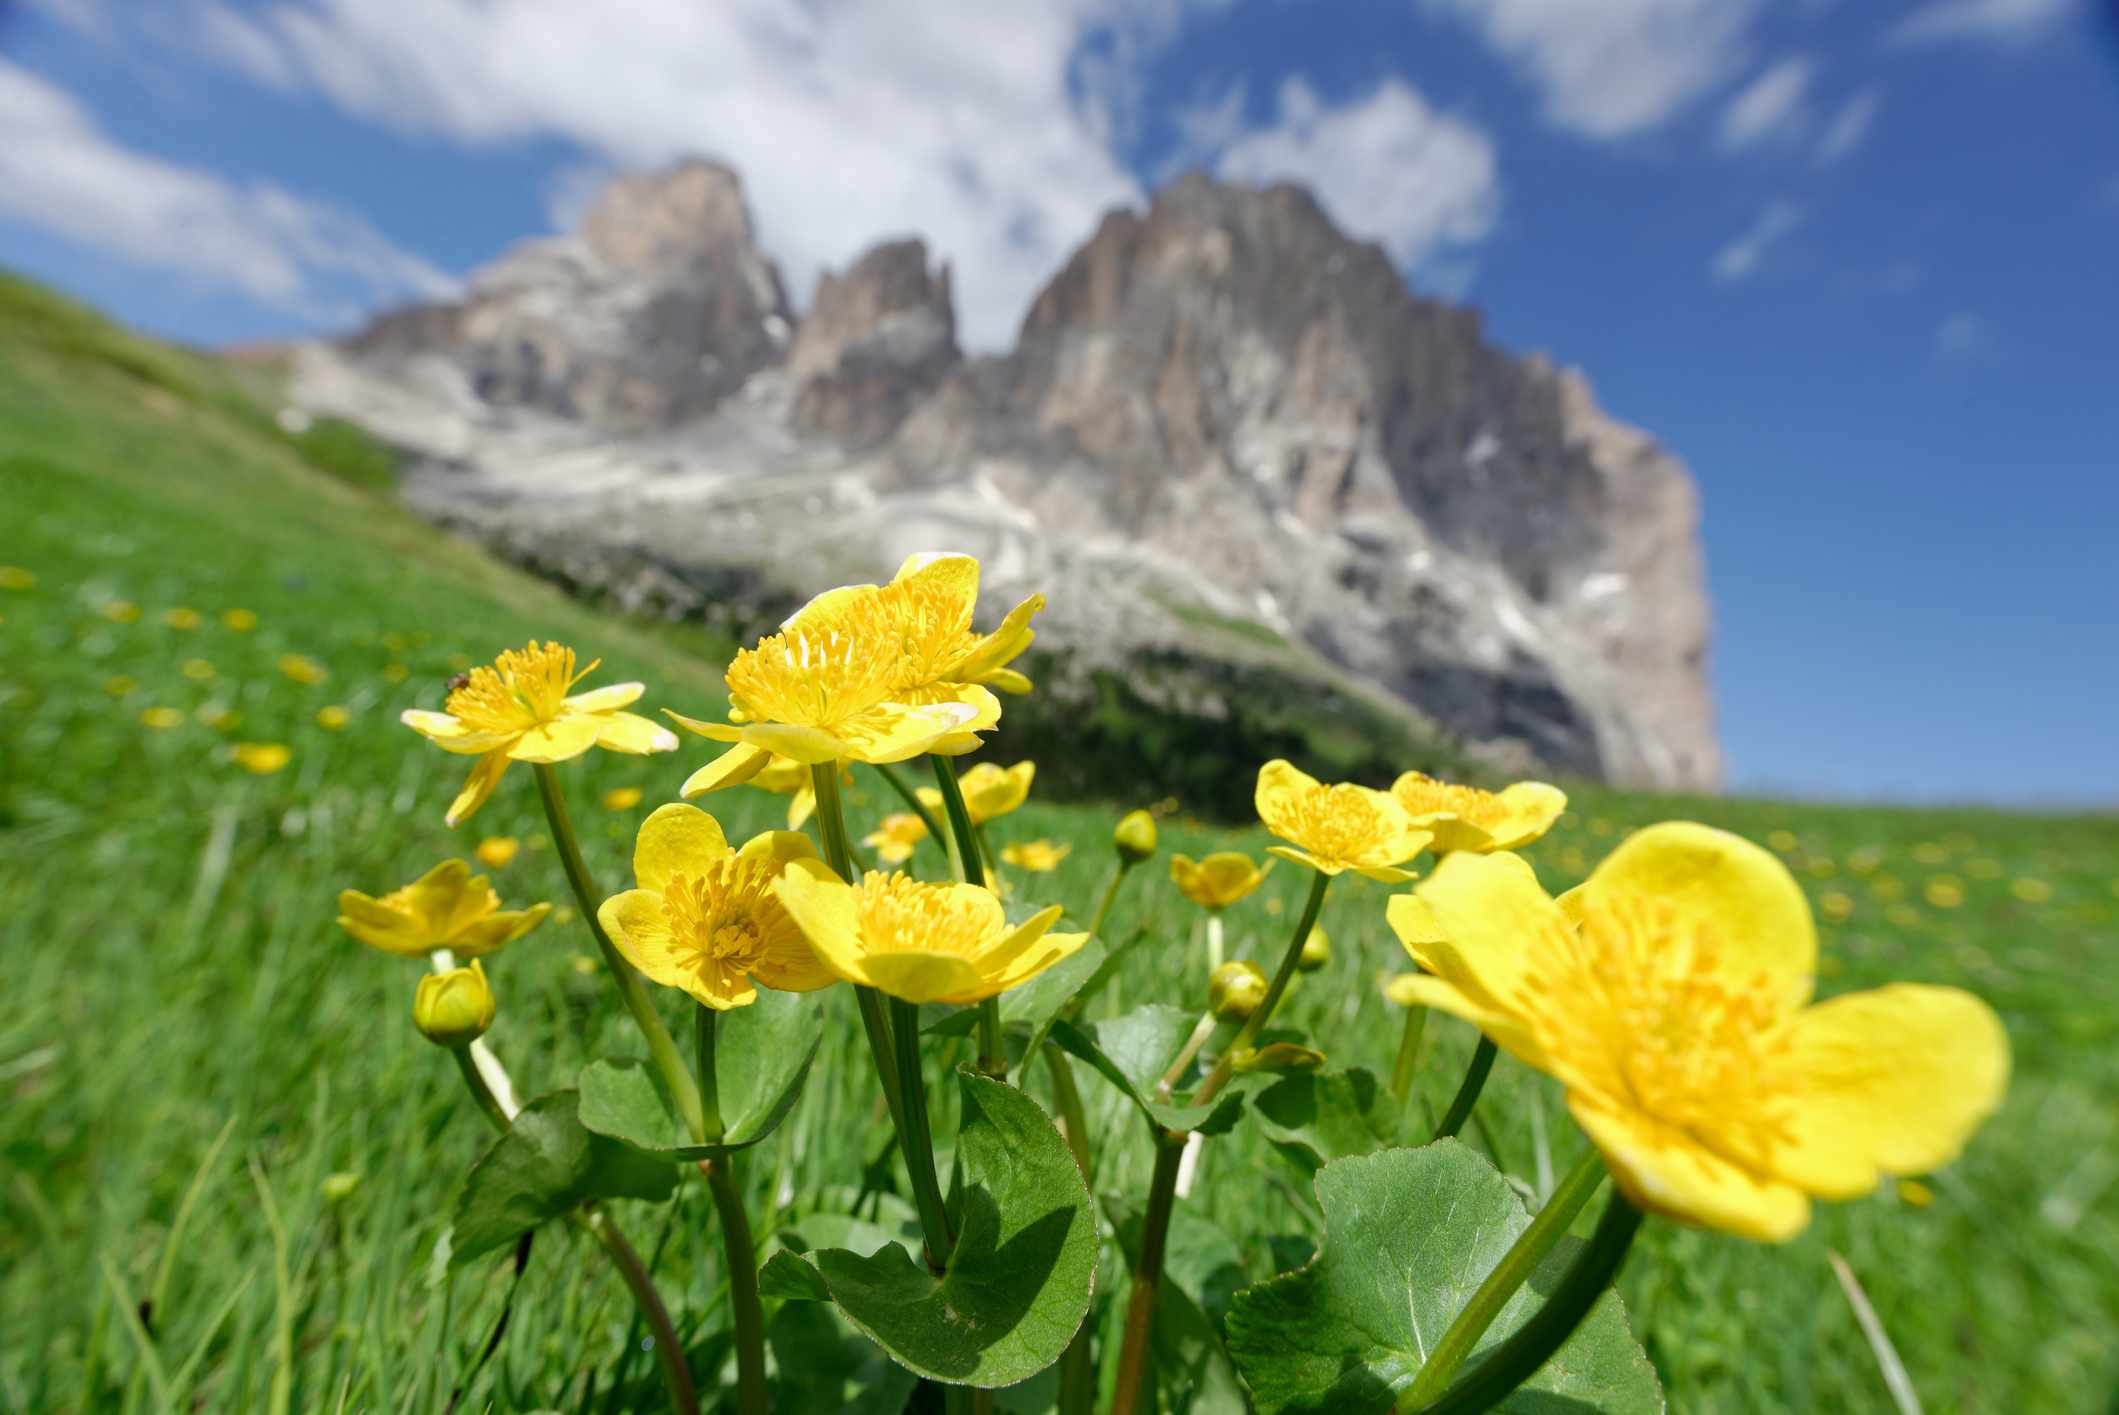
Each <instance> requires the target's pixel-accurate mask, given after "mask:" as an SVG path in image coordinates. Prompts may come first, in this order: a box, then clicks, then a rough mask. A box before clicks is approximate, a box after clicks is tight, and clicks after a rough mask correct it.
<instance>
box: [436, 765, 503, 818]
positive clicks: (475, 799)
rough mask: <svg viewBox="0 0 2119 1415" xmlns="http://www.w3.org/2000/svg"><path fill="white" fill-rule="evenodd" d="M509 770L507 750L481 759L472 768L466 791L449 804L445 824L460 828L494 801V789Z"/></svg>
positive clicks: (466, 781)
mask: <svg viewBox="0 0 2119 1415" xmlns="http://www.w3.org/2000/svg"><path fill="white" fill-rule="evenodd" d="M507 769H508V753H507V750H506V749H505V748H501V749H498V750H495V751H491V752H488V753H486V754H485V755H484V756H482V757H480V758H479V759H478V764H477V765H476V766H474V767H472V768H471V775H470V777H469V778H468V779H467V780H465V782H464V789H463V790H461V791H459V792H457V793H456V799H455V800H454V801H451V802H450V803H449V813H448V815H446V816H444V817H443V818H442V819H443V822H444V823H445V824H447V825H450V826H458V825H462V824H463V823H464V822H465V821H467V820H469V819H471V817H472V816H473V815H474V814H475V813H476V812H477V810H478V808H479V807H480V806H483V805H484V804H485V803H486V802H487V801H488V800H490V799H492V796H493V791H494V788H495V787H497V786H499V785H500V778H501V774H502V773H503V772H505V771H506V770H507Z"/></svg>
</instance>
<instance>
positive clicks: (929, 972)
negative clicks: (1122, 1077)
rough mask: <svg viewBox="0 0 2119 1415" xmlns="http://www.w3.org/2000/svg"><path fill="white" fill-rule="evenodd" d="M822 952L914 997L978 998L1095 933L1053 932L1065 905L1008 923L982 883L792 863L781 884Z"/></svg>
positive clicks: (837, 964) (843, 973) (828, 961)
mask: <svg viewBox="0 0 2119 1415" xmlns="http://www.w3.org/2000/svg"><path fill="white" fill-rule="evenodd" d="M774 889H775V892H776V893H777V894H778V896H779V898H780V901H781V902H782V903H784V904H785V905H786V906H787V911H788V913H789V914H791V915H793V916H794V919H795V922H796V924H798V925H799V926H800V927H801V930H802V932H803V934H804V935H805V936H807V938H808V939H809V945H810V947H811V948H812V949H814V950H815V951H816V956H817V958H818V959H819V960H820V961H821V962H822V963H823V964H824V966H825V967H827V968H829V969H830V970H831V971H832V972H833V973H835V974H836V975H838V976H839V977H841V978H844V979H845V980H846V981H847V982H850V983H856V984H860V985H862V986H865V987H872V988H879V989H881V990H882V991H884V992H887V993H889V994H890V995H891V996H892V997H897V998H903V999H904V1000H905V1001H907V1002H919V1003H925V1002H951V1003H971V1002H980V1001H983V1000H984V999H986V998H989V997H994V996H996V995H998V994H1000V993H1003V992H1006V991H1007V990H1008V989H1010V988H1012V987H1014V986H1016V985H1017V984H1019V983H1027V982H1029V981H1030V980H1031V979H1032V978H1034V977H1036V976H1037V975H1038V974H1039V973H1042V972H1044V971H1045V969H1047V968H1049V967H1051V966H1052V965H1053V964H1054V963H1057V962H1059V961H1060V960H1061V959H1062V958H1065V957H1066V956H1067V955H1068V954H1070V953H1072V952H1074V951H1075V950H1076V949H1078V948H1080V947H1081V946H1082V944H1083V943H1084V942H1085V941H1086V940H1087V939H1088V937H1089V935H1087V934H1085V933H1082V934H1055V933H1048V932H1046V931H1047V930H1048V929H1050V928H1051V927H1052V926H1053V924H1055V923H1056V922H1058V920H1059V916H1060V908H1059V906H1058V905H1057V904H1055V905H1053V906H1052V907H1050V908H1048V909H1045V910H1044V911H1042V912H1041V913H1039V914H1037V915H1035V916H1034V917H1032V918H1031V919H1029V920H1027V921H1026V922H1024V923H1021V924H1017V925H1016V926H1015V927H1013V928H1010V927H1009V926H1008V919H1007V916H1006V915H1005V914H1004V913H1003V912H1002V911H1001V901H1000V900H999V899H997V898H995V897H994V895H993V892H992V891H991V890H988V889H985V888H982V887H981V886H979V885H975V884H928V883H923V882H921V881H919V880H915V879H910V878H908V877H906V876H905V875H901V874H887V875H886V874H880V873H877V872H876V871H873V870H871V871H870V872H869V873H868V875H867V876H866V877H865V878H863V879H862V881H861V882H860V883H859V884H858V885H849V884H842V883H840V882H839V881H838V880H837V879H834V878H833V877H832V876H831V874H830V873H829V872H828V871H818V872H815V873H804V872H801V871H797V870H790V871H788V872H787V873H786V874H785V875H783V876H781V878H780V882H779V883H778V884H777V885H776V886H775V887H774Z"/></svg>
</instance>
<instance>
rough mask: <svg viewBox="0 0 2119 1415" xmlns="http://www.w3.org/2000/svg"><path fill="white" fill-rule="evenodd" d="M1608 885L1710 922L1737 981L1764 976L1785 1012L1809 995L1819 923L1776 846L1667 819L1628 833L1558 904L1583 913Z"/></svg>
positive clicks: (1751, 982) (1750, 982)
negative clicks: (1770, 848)
mask: <svg viewBox="0 0 2119 1415" xmlns="http://www.w3.org/2000/svg"><path fill="white" fill-rule="evenodd" d="M1603 891H1611V892H1613V893H1616V894H1626V895H1632V896H1635V897H1643V896H1645V897H1648V898H1653V899H1657V900H1661V901H1664V902H1666V903H1668V904H1670V905H1672V906H1674V907H1676V908H1677V909H1679V910H1680V911H1682V912H1685V913H1688V914H1691V915H1694V916H1695V917H1698V918H1700V919H1702V920H1704V921H1707V922H1709V923H1710V924H1711V925H1712V926H1713V929H1714V931H1715V933H1717V934H1718V935H1719V936H1720V937H1721V938H1722V939H1723V940H1724V942H1725V943H1726V944H1727V945H1728V947H1727V949H1726V950H1725V953H1726V956H1725V957H1723V959H1722V967H1723V969H1724V970H1725V971H1726V972H1727V973H1728V974H1729V977H1730V981H1731V983H1732V984H1733V985H1736V986H1739V987H1742V988H1745V989H1746V990H1749V989H1751V988H1752V987H1753V986H1754V985H1755V984H1756V982H1757V981H1758V980H1759V979H1760V978H1762V977H1763V978H1764V979H1765V980H1766V981H1767V982H1768V983H1769V984H1770V985H1771V987H1770V995H1771V996H1772V997H1773V998H1774V1000H1775V1001H1776V1002H1777V1003H1778V1004H1779V1006H1780V1008H1781V1009H1782V1012H1783V1014H1785V1013H1791V1012H1793V1011H1794V1010H1795V1009H1796V1008H1799V1007H1801V1006H1802V1005H1803V1004H1804V1003H1805V1002H1807V1001H1809V999H1810V989H1811V985H1812V983H1813V982H1814V980H1815V977H1816V973H1817V929H1816V926H1815V925H1814V924H1813V923H1812V922H1811V919H1810V903H1809V900H1808V899H1806V898H1805V897H1804V895H1803V890H1802V886H1801V885H1799V884H1797V883H1796V882H1795V877H1794V876H1793V875H1791V874H1789V873H1788V867H1787V866H1785V865H1783V864H1782V863H1781V862H1780V861H1779V860H1778V859H1777V858H1775V856H1774V855H1773V854H1772V852H1771V851H1768V850H1766V849H1763V848H1762V847H1760V846H1757V845H1754V844H1752V843H1751V842H1750V841H1748V840H1746V839H1744V838H1743V837H1742V836H1740V835H1731V834H1730V833H1729V832H1728V831H1725V830H1715V829H1713V828H1712V827H1710V826H1704V825H1695V824H1693V823H1692V822H1690V821H1668V822H1665V823H1664V824H1662V825H1652V826H1650V827H1648V828H1647V829H1646V830H1642V831H1638V832H1636V833H1634V834H1633V835H1630V836H1628V837H1627V838H1626V839H1625V840H1624V841H1623V842H1622V843H1621V844H1620V845H1619V848H1618V849H1616V850H1614V851H1612V852H1611V854H1609V855H1608V856H1606V857H1605V859H1604V862H1603V863H1602V864H1600V865H1598V866H1597V867H1596V869H1595V870H1594V871H1593V872H1591V874H1590V876H1589V878H1588V879H1587V880H1586V881H1584V882H1583V883H1582V885H1581V886H1580V887H1578V888H1576V889H1572V890H1569V891H1568V892H1567V894H1566V895H1565V896H1563V897H1562V899H1561V900H1560V905H1561V907H1562V908H1563V909H1566V910H1567V911H1568V913H1569V915H1570V916H1573V917H1580V910H1581V909H1582V907H1583V906H1584V905H1585V904H1587V903H1589V902H1591V901H1593V900H1594V899H1595V897H1596V896H1597V895H1598V894H1599V893H1600V892H1603Z"/></svg>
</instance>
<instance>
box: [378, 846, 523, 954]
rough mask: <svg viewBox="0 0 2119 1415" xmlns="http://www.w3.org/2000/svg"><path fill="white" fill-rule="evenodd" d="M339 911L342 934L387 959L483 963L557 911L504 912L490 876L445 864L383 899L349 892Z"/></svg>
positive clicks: (459, 863) (455, 863) (449, 862)
mask: <svg viewBox="0 0 2119 1415" xmlns="http://www.w3.org/2000/svg"><path fill="white" fill-rule="evenodd" d="M338 910H339V920H338V924H339V927H340V928H342V929H344V930H345V931H346V932H347V933H349V934H352V935H353V936H354V937H355V938H357V939H359V940H360V941H361V942H362V943H365V944H367V945H368V946H369V947H371V948H380V949H381V950H382V951H383V952H385V953H395V954H399V955H401V956H403V957H407V958H418V957H422V956H424V955H426V954H428V953H431V952H433V951H434V950H435V949H437V948H446V949H449V950H451V951H452V952H454V953H455V954H456V956H457V957H459V958H482V957H484V956H485V955H486V954H488V953H491V952H493V951H494V950H495V949H497V948H499V947H501V946H502V945H503V944H507V943H512V942H514V941H515V940H516V939H518V938H521V937H522V936H523V935H524V934H526V933H528V932H529V931H530V930H531V929H534V928H536V927H537V926H538V925H539V924H541V923H543V922H544V918H545V915H547V914H549V913H551V912H552V906H551V905H549V904H533V905H531V906H530V907H529V908H527V909H520V910H506V909H502V908H501V907H500V896H499V895H498V894H496V893H494V892H493V886H492V885H491V884H490V883H488V882H487V880H486V877H485V876H484V875H474V874H472V873H471V867H470V866H469V865H466V864H465V863H464V862H463V861H461V860H444V861H442V862H441V863H440V864H438V865H436V866H435V867H434V868H433V869H431V870H429V871H427V872H426V873H425V874H423V875H421V876H420V877H419V878H418V879H416V880H414V881H412V883H410V884H408V885H405V886H403V887H402V888H399V889H393V890H391V891H390V892H389V893H388V894H385V895H384V896H383V897H382V898H380V899H374V898H370V897H369V896H368V895H365V894H363V893H361V892H360V891H359V890H357V889H348V890H344V891H342V892H341V893H340V894H339V897H338Z"/></svg>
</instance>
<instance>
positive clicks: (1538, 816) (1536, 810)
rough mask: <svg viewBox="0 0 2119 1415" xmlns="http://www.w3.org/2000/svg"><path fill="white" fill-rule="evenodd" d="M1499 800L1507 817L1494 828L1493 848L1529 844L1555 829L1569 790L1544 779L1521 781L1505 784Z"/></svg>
mask: <svg viewBox="0 0 2119 1415" xmlns="http://www.w3.org/2000/svg"><path fill="white" fill-rule="evenodd" d="M1499 799H1500V802H1501V804H1502V805H1503V806H1506V807H1507V808H1508V818H1507V819H1506V820H1505V821H1504V822H1502V823H1501V824H1500V825H1498V826H1496V827H1495V828H1494V830H1493V838H1494V848H1495V849H1498V850H1514V849H1516V848H1517V847H1518V846H1523V845H1528V844H1530V842H1532V841H1533V840H1536V839H1538V838H1539V837H1540V836H1542V835H1544V834H1545V832H1546V831H1548V830H1551V829H1552V825H1553V822H1554V821H1556V820H1558V819H1559V818H1560V817H1561V816H1562V815H1564V814H1565V813H1566V811H1567V793H1566V792H1565V791H1562V790H1561V789H1560V788H1559V787H1557V786H1548V785H1546V784H1545V783H1544V782H1542V781H1519V782H1517V783H1516V784H1515V785H1513V786H1509V787H1504V788H1503V789H1502V791H1501V793H1500V797H1499Z"/></svg>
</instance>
